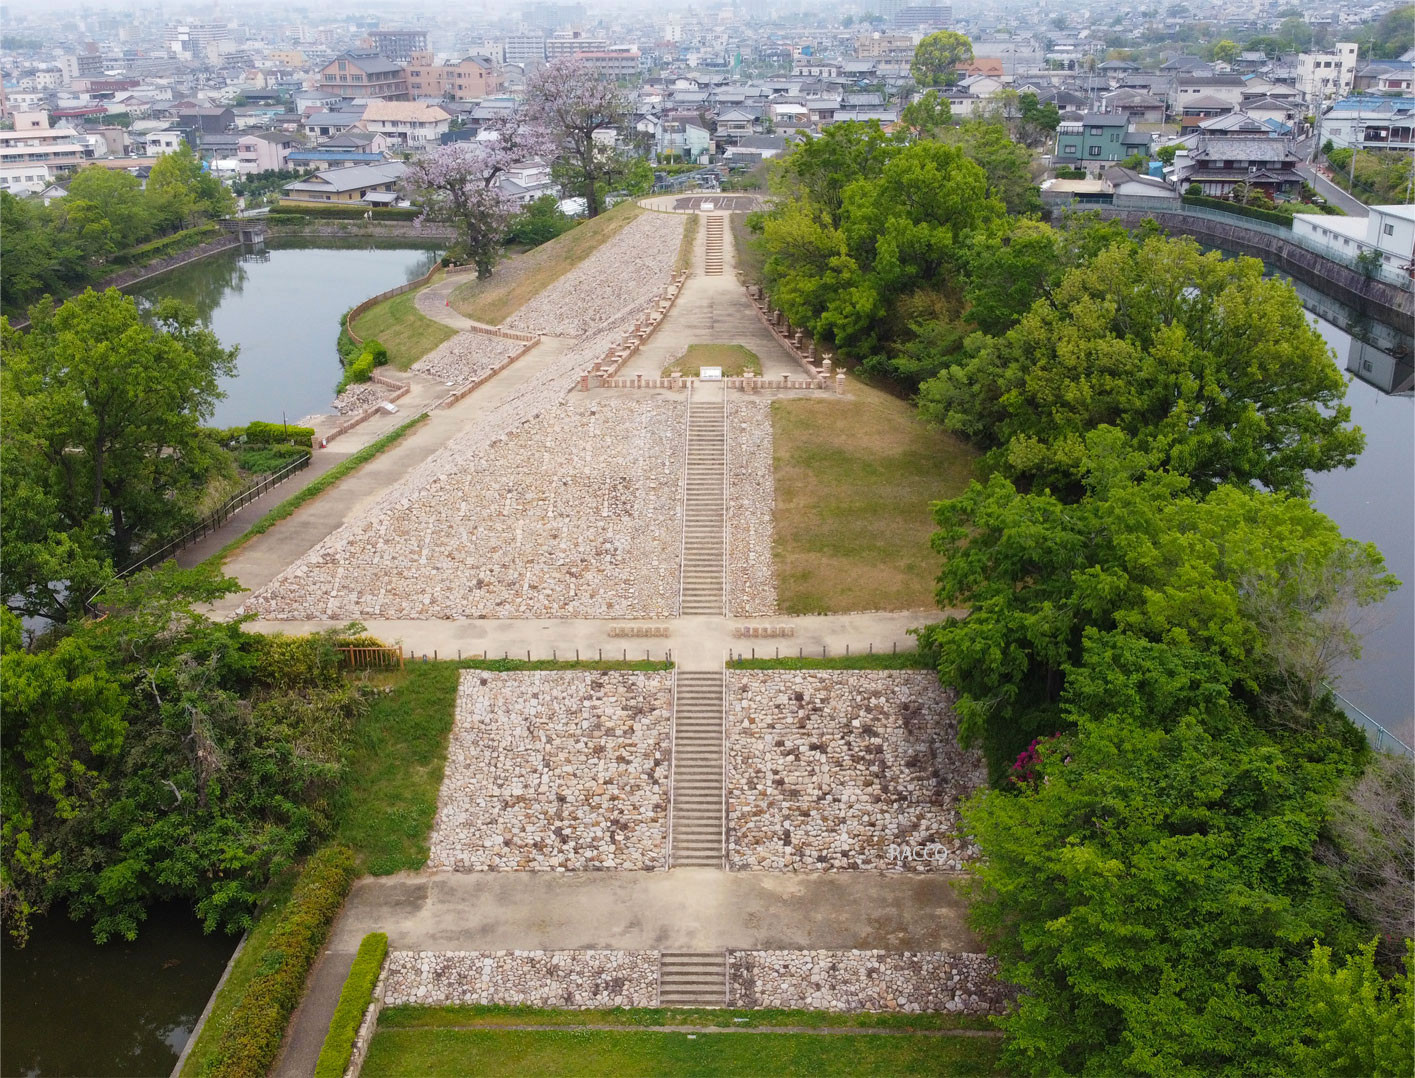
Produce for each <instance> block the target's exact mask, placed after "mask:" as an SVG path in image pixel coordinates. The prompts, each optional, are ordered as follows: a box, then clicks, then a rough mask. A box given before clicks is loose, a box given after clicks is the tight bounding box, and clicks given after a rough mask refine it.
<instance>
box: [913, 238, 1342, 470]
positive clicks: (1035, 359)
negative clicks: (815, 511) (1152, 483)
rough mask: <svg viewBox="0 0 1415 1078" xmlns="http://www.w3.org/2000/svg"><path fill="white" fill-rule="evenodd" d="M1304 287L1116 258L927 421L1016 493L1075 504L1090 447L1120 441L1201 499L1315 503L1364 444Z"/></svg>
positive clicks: (1021, 328)
mask: <svg viewBox="0 0 1415 1078" xmlns="http://www.w3.org/2000/svg"><path fill="white" fill-rule="evenodd" d="M1345 395H1346V381H1345V379H1344V378H1343V377H1342V374H1341V372H1340V371H1339V370H1338V369H1337V367H1336V365H1335V363H1333V362H1332V358H1331V354H1330V351H1329V350H1328V348H1327V346H1326V343H1325V342H1324V341H1323V339H1322V337H1321V335H1320V334H1319V333H1318V332H1317V331H1316V329H1315V328H1313V327H1312V325H1311V323H1310V322H1308V320H1307V317H1306V313H1305V312H1304V311H1303V309H1302V304H1301V302H1300V301H1299V300H1298V297H1297V294H1296V292H1294V291H1293V289H1292V286H1291V285H1290V284H1288V283H1286V282H1284V281H1277V280H1267V279H1265V278H1264V277H1263V266H1262V263H1261V262H1259V261H1258V260H1257V259H1252V258H1239V259H1224V258H1223V257H1222V256H1221V255H1220V254H1219V253H1218V252H1211V253H1208V254H1204V253H1201V252H1200V250H1199V248H1198V245H1197V244H1195V243H1194V242H1193V241H1191V240H1170V239H1163V238H1159V237H1155V238H1151V239H1149V240H1147V241H1146V242H1144V243H1142V244H1139V245H1138V246H1136V245H1123V244H1122V245H1116V246H1113V247H1110V248H1107V249H1106V250H1104V251H1102V252H1101V253H1100V254H1098V255H1097V256H1096V257H1095V258H1093V259H1091V260H1090V261H1089V262H1088V263H1086V264H1085V265H1082V266H1078V267H1077V268H1075V269H1073V270H1071V271H1070V272H1068V273H1067V274H1066V276H1065V277H1064V278H1063V279H1062V281H1061V282H1060V284H1059V285H1058V286H1057V288H1056V290H1055V292H1054V294H1053V295H1051V296H1050V297H1048V298H1047V299H1045V300H1041V301H1038V302H1037V303H1036V304H1034V305H1033V307H1032V309H1031V310H1030V311H1029V312H1028V313H1027V314H1026V316H1025V317H1023V318H1022V320H1021V322H1020V323H1019V324H1018V325H1017V326H1016V327H1015V328H1013V329H1012V330H1010V331H1009V332H1007V333H1006V334H1005V335H1003V336H1001V337H997V338H991V339H988V340H985V341H982V342H980V343H979V344H978V346H977V347H976V348H975V349H973V350H972V352H971V353H970V355H969V356H968V358H967V359H966V360H965V361H964V362H963V363H961V364H958V365H956V366H953V367H950V368H949V369H947V370H945V371H943V372H942V373H941V374H940V375H939V376H938V377H937V378H936V379H934V380H933V381H931V382H929V383H928V384H927V385H926V386H925V387H924V388H923V391H922V395H921V407H922V409H923V411H924V413H925V414H926V415H928V416H930V417H932V418H934V419H935V420H937V421H939V422H941V423H943V424H944V425H945V426H947V427H949V428H950V429H951V430H954V431H957V432H958V433H961V434H963V435H965V436H967V437H969V438H970V439H972V440H974V441H975V442H976V443H977V444H979V445H981V446H983V447H984V448H985V449H987V450H988V463H989V464H990V465H991V466H993V467H996V468H1000V469H1002V470H1003V471H1005V472H1006V473H1007V474H1009V475H1012V476H1014V477H1016V478H1019V479H1025V480H1028V481H1035V482H1037V483H1039V484H1050V485H1052V486H1053V487H1055V488H1056V489H1058V490H1060V489H1063V488H1069V489H1075V488H1076V487H1077V486H1078V483H1079V481H1080V479H1081V474H1082V473H1081V471H1080V469H1081V467H1082V466H1083V465H1084V462H1085V452H1084V445H1085V439H1086V436H1087V434H1088V432H1089V431H1090V430H1091V429H1092V428H1094V427H1096V426H1100V425H1109V426H1113V427H1116V428H1118V429H1119V430H1121V431H1123V432H1124V433H1125V434H1126V436H1127V437H1129V438H1130V439H1131V440H1132V445H1133V446H1134V448H1135V449H1137V450H1138V451H1140V452H1142V453H1145V454H1146V455H1147V456H1148V457H1149V459H1150V460H1151V462H1152V464H1153V465H1154V466H1156V467H1166V468H1170V469H1173V470H1175V471H1178V472H1180V473H1182V474H1184V475H1187V476H1190V477H1192V478H1193V480H1194V481H1195V483H1196V484H1197V485H1198V486H1199V487H1201V488H1202V487H1207V486H1212V485H1213V484H1216V483H1238V484H1246V483H1250V482H1255V481H1256V482H1259V483H1262V484H1264V485H1265V486H1267V487H1268V488H1270V489H1273V490H1285V491H1290V492H1293V493H1298V494H1301V493H1305V492H1306V490H1307V485H1308V479H1307V474H1308V473H1309V472H1311V471H1325V470H1329V469H1332V468H1341V467H1348V466H1350V464H1351V463H1352V462H1353V461H1354V460H1355V459H1356V455H1357V454H1358V453H1359V452H1360V451H1361V447H1362V445H1363V444H1364V438H1363V436H1362V434H1361V432H1360V430H1359V429H1358V428H1354V427H1352V426H1351V425H1350V418H1351V412H1350V409H1349V408H1348V407H1347V406H1346V404H1344V403H1343V402H1344V399H1345Z"/></svg>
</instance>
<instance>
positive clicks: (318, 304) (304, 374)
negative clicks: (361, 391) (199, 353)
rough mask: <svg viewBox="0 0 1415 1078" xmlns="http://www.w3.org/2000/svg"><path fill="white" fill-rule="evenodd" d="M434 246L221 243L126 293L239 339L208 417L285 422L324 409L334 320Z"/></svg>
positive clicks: (421, 260) (405, 273) (334, 374)
mask: <svg viewBox="0 0 1415 1078" xmlns="http://www.w3.org/2000/svg"><path fill="white" fill-rule="evenodd" d="M437 258H438V252H437V251H436V250H434V249H433V248H432V245H431V244H423V245H421V246H419V245H418V244H417V241H415V240H398V241H392V242H389V241H383V242H376V243H370V242H369V241H356V240H300V241H297V242H295V241H284V242H281V241H275V242H272V243H271V244H268V245H267V246H266V249H265V250H264V251H263V252H261V253H259V254H251V253H248V252H241V251H225V252H222V253H220V254H216V255H212V256H210V257H209V258H203V259H201V260H199V261H197V262H192V263H189V264H188V265H185V266H182V267H180V268H178V269H175V270H173V271H171V272H170V273H164V274H163V275H162V276H160V277H155V278H153V279H152V280H150V281H144V282H143V283H142V284H140V285H137V286H135V287H134V288H133V289H132V290H131V291H132V293H133V295H135V296H138V297H139V298H141V299H144V300H157V299H161V298H165V297H169V296H170V297H172V298H175V299H180V300H184V301H186V302H187V303H190V304H192V305H193V306H194V307H196V309H197V312H198V313H199V314H200V315H201V316H202V318H204V319H206V321H207V322H208V323H209V324H210V326H211V328H212V329H213V330H214V331H215V333H216V336H217V337H218V338H220V340H221V343H222V344H224V345H227V346H228V347H229V346H230V345H239V346H240V349H241V351H240V355H239V356H237V358H236V364H237V366H236V374H235V375H234V376H233V377H231V378H227V379H223V380H222V383H221V388H222V389H224V390H225V391H226V398H225V399H224V400H222V401H220V402H219V403H218V404H217V406H216V411H215V414H214V415H213V416H212V418H211V420H210V421H209V422H210V424H211V425H212V426H215V427H234V426H238V425H242V424H245V423H249V422H250V421H251V420H253V419H263V420H266V421H268V422H279V421H280V419H281V416H282V414H283V415H284V417H285V418H286V419H287V420H288V421H289V422H291V423H293V422H295V421H296V420H297V419H300V418H302V417H303V416H307V415H314V414H316V413H320V412H328V411H329V405H330V402H331V401H332V400H333V399H334V387H335V385H336V384H337V383H338V381H339V375H340V369H339V353H338V350H337V348H336V347H335V342H336V340H337V339H338V335H339V319H340V318H341V317H342V316H343V314H344V312H345V311H347V310H348V309H349V308H350V307H353V306H354V305H355V304H358V303H361V302H363V301H364V300H366V299H368V298H369V297H370V296H373V295H377V294H378V293H379V292H384V291H387V290H388V289H390V288H396V287H397V286H398V285H400V284H405V283H407V282H408V281H412V280H416V279H417V278H419V277H421V276H422V275H423V274H425V273H426V272H427V271H428V270H429V269H431V268H432V266H433V264H434V263H435V262H436V261H437Z"/></svg>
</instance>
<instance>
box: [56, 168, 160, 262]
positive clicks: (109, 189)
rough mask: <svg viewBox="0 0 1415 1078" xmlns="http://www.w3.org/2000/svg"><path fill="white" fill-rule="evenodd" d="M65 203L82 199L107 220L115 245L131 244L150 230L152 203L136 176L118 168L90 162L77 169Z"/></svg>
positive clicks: (63, 200) (147, 234)
mask: <svg viewBox="0 0 1415 1078" xmlns="http://www.w3.org/2000/svg"><path fill="white" fill-rule="evenodd" d="M68 188H69V193H68V195H67V196H66V197H65V198H64V199H62V200H61V202H62V204H64V205H71V204H73V203H74V202H83V203H86V204H88V205H90V206H92V207H93V208H94V210H95V211H96V212H97V216H98V217H99V218H100V219H102V220H104V221H107V222H108V227H109V229H110V230H111V232H112V237H113V243H114V245H115V247H116V248H118V249H121V248H124V247H134V246H136V245H137V244H139V243H142V242H143V241H145V240H146V239H147V238H148V237H150V236H151V235H152V234H153V231H154V221H153V212H152V207H151V206H150V205H149V203H148V200H147V199H146V198H145V197H144V193H143V189H142V184H141V183H139V181H138V178H137V177H136V176H134V175H132V174H131V173H129V172H124V171H123V170H121V169H110V168H104V167H103V166H102V165H90V166H89V167H88V168H82V169H79V171H78V172H76V173H75V174H74V175H73V177H72V178H71V179H70V180H69V183H68Z"/></svg>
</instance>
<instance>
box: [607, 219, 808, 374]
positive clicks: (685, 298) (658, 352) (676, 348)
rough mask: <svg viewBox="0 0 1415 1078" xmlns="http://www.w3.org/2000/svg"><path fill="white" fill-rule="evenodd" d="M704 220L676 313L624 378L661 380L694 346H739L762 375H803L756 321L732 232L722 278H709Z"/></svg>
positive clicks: (725, 240)
mask: <svg viewBox="0 0 1415 1078" xmlns="http://www.w3.org/2000/svg"><path fill="white" fill-rule="evenodd" d="M707 216H708V215H705V214H700V215H699V222H698V235H697V238H696V239H695V240H694V241H693V273H692V275H691V276H689V278H688V279H687V281H686V282H684V285H683V291H682V292H680V293H679V295H678V299H677V302H675V303H674V304H673V309H672V310H671V311H669V312H668V317H667V318H665V319H664V320H663V324H662V325H660V326H659V327H658V329H657V330H655V331H654V335H653V336H652V337H650V338H649V339H648V341H647V342H645V344H644V346H643V347H642V348H640V349H639V351H638V352H637V353H636V354H635V355H634V357H633V358H632V359H631V360H629V362H628V363H627V364H625V366H624V369H623V370H622V371H621V372H620V376H621V377H627V378H632V377H633V376H634V375H636V374H642V375H643V376H644V377H645V378H657V377H658V376H659V374H660V373H661V372H662V370H663V368H664V367H666V366H667V365H668V364H669V363H670V362H672V361H673V360H674V359H676V358H678V357H679V356H681V355H682V354H683V352H684V351H685V350H686V349H687V347H688V346H689V345H690V344H740V345H742V346H744V347H746V348H750V349H751V350H752V351H753V352H755V353H756V354H757V356H758V357H760V359H761V361H762V373H763V374H765V375H767V376H768V377H771V376H775V377H777V378H780V377H781V376H782V375H783V374H789V375H791V376H792V377H793V378H795V377H800V376H801V374H802V371H801V365H800V364H799V363H797V362H796V360H795V358H794V357H793V356H792V355H791V353H789V352H787V351H786V349H785V348H783V347H782V346H781V342H780V341H778V340H777V339H776V338H775V337H773V336H772V335H771V332H770V331H769V330H768V329H767V328H766V326H764V325H763V324H762V321H761V319H760V318H759V317H758V316H757V312H756V310H755V308H753V306H752V302H751V300H749V299H748V298H747V293H746V290H745V289H744V288H743V287H742V284H741V282H740V281H738V280H737V275H736V272H735V270H736V265H737V260H736V249H735V247H734V246H733V236H732V229H731V228H724V229H723V233H724V235H723V272H722V273H721V274H712V275H709V274H705V273H704V272H703V267H704V264H705V257H706V247H707V226H706V221H705V218H706V217H707Z"/></svg>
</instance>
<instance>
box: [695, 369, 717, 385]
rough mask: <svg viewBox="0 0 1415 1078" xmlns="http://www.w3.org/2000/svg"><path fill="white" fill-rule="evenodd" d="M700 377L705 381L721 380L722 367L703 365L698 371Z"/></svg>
mask: <svg viewBox="0 0 1415 1078" xmlns="http://www.w3.org/2000/svg"><path fill="white" fill-rule="evenodd" d="M698 377H699V378H701V379H702V380H703V381H704V382H720V381H722V368H721V367H702V368H700V369H699V371H698Z"/></svg>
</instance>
